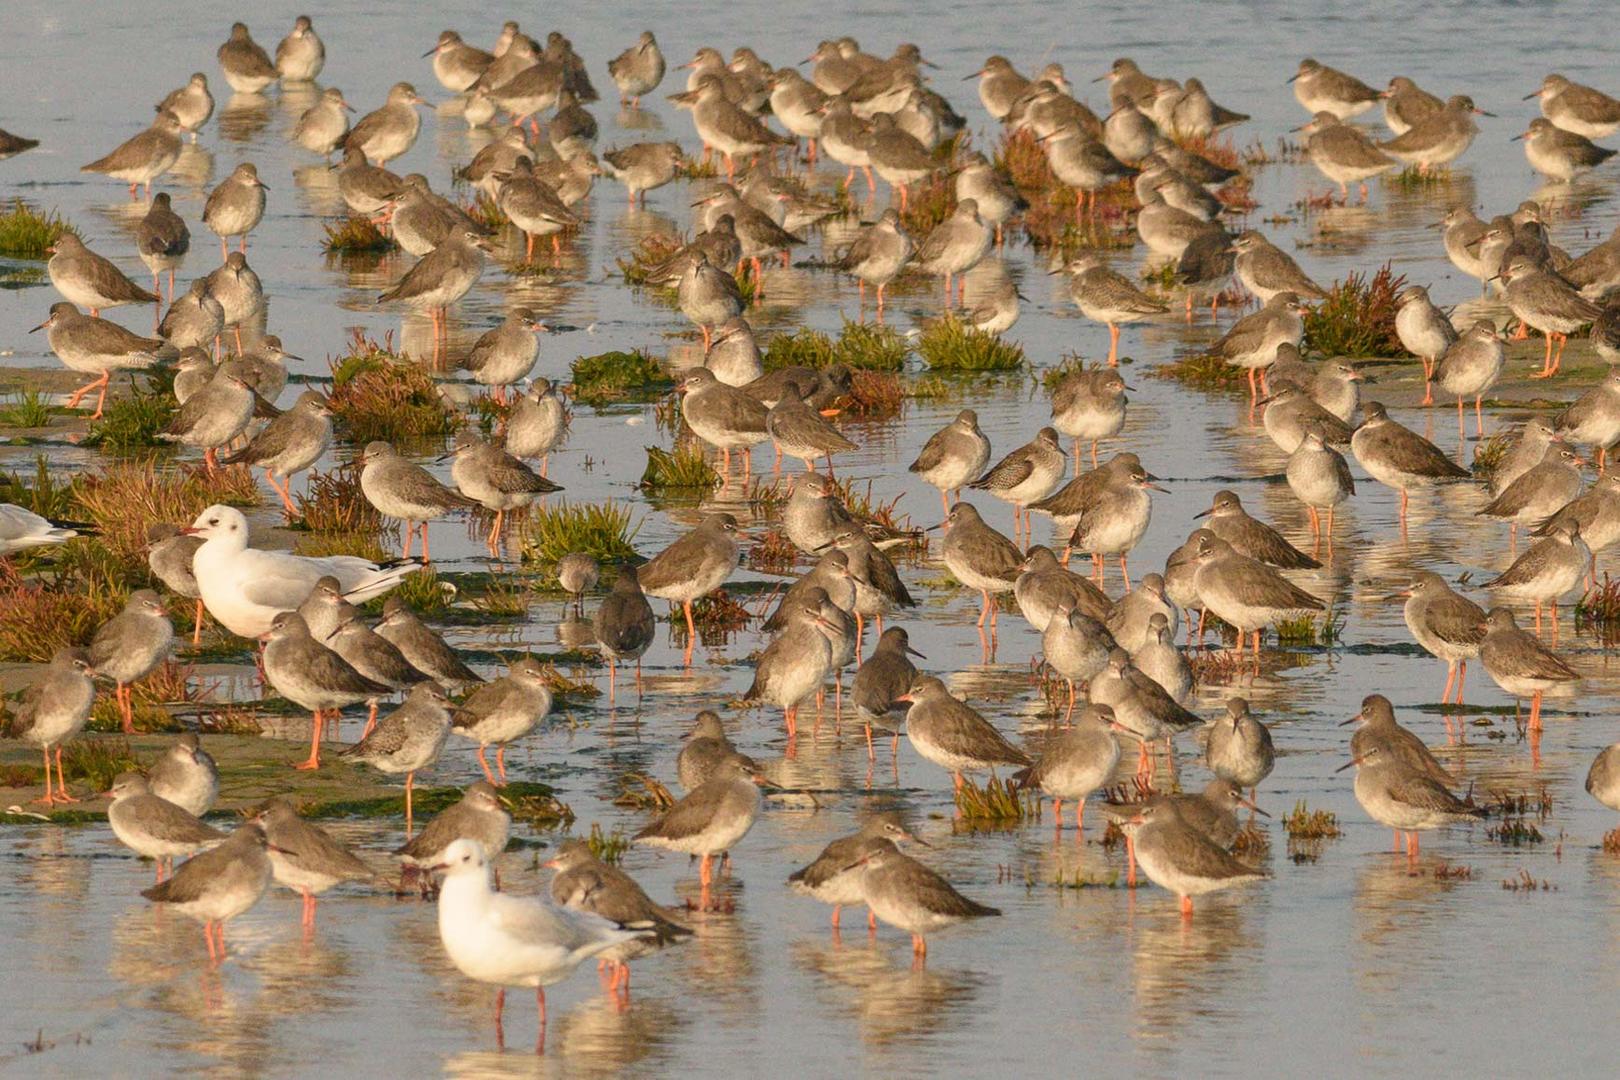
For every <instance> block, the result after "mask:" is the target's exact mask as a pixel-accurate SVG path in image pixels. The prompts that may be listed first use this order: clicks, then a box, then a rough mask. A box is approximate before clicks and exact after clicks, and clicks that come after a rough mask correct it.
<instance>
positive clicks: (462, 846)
mask: <svg viewBox="0 0 1620 1080" xmlns="http://www.w3.org/2000/svg"><path fill="white" fill-rule="evenodd" d="M433 869H434V870H437V871H441V872H443V874H444V886H443V888H442V889H441V890H440V892H439V940H440V941H442V942H443V943H444V951H445V952H446V953H448V954H449V955H450V960H451V962H452V963H454V964H455V965H456V968H457V969H458V970H459V971H460V972H461V973H462V974H463V975H465V976H467V977H468V978H470V979H477V980H478V981H479V982H486V983H494V984H495V985H497V986H499V987H500V988H501V989H500V991H499V993H498V994H497V995H496V997H495V1030H496V1033H497V1035H499V1033H500V1031H501V1012H502V1009H503V1008H504V1006H505V1004H506V988H507V987H508V986H532V987H534V988H535V1000H536V1003H537V1006H538V1008H539V1013H540V1041H541V1042H542V1043H543V1042H544V1040H545V1028H546V991H545V988H546V987H548V986H550V985H552V984H553V983H558V982H561V981H562V980H563V979H566V978H567V977H568V976H569V975H570V974H572V973H573V971H574V969H575V968H577V967H578V966H579V965H580V964H582V963H584V962H585V961H586V960H589V959H590V958H591V957H593V956H596V955H598V954H599V953H603V952H606V951H607V950H609V949H612V948H614V947H616V946H620V945H628V944H631V943H633V942H635V941H638V940H640V939H642V938H645V937H651V936H653V930H654V927H653V926H652V924H650V923H649V924H646V925H644V926H643V925H642V924H639V923H637V924H629V925H624V924H620V923H615V922H612V921H610V920H608V919H604V918H602V917H601V916H598V915H592V914H591V913H589V912H585V911H575V910H573V909H570V908H559V907H554V906H553V905H551V904H549V903H546V902H545V901H542V900H540V899H538V898H536V897H532V896H514V895H512V894H511V893H503V892H496V891H495V890H494V888H493V887H492V882H491V867H490V864H489V859H488V858H487V857H486V856H485V854H484V847H483V845H482V844H480V843H479V842H478V841H476V840H465V839H464V840H456V841H454V842H452V843H451V844H450V846H449V847H447V848H446V849H445V852H444V858H443V860H442V861H441V862H440V863H439V865H437V866H435V867H433Z"/></svg>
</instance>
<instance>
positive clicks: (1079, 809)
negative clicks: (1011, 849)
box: [1013, 705, 1119, 843]
mask: <svg viewBox="0 0 1620 1080" xmlns="http://www.w3.org/2000/svg"><path fill="white" fill-rule="evenodd" d="M1113 727H1114V710H1113V709H1112V708H1110V707H1109V706H1107V705H1087V706H1085V707H1084V708H1083V709H1081V710H1080V715H1079V717H1078V718H1077V719H1076V720H1075V723H1074V726H1073V727H1072V728H1070V729H1068V730H1066V731H1062V732H1059V733H1057V734H1054V735H1053V736H1051V737H1050V738H1048V739H1047V740H1046V742H1045V743H1044V744H1043V746H1042V748H1041V756H1040V757H1039V758H1037V759H1036V760H1035V764H1034V765H1032V766H1030V767H1029V768H1028V769H1026V770H1024V771H1023V772H1020V773H1017V774H1015V775H1014V776H1013V779H1014V780H1015V781H1016V782H1017V783H1018V785H1019V786H1020V787H1025V788H1039V789H1040V790H1041V791H1043V792H1045V793H1046V794H1048V795H1050V796H1051V797H1052V825H1053V828H1054V830H1055V831H1057V832H1062V831H1063V800H1065V799H1072V800H1073V801H1074V838H1075V840H1077V841H1079V842H1082V843H1083V842H1084V841H1085V827H1086V796H1088V795H1090V794H1092V793H1093V792H1095V791H1097V790H1098V789H1099V788H1102V787H1105V786H1107V784H1108V781H1109V780H1110V779H1111V778H1112V777H1113V775H1114V766H1116V765H1118V764H1119V739H1118V738H1116V737H1115V735H1114V731H1113Z"/></svg>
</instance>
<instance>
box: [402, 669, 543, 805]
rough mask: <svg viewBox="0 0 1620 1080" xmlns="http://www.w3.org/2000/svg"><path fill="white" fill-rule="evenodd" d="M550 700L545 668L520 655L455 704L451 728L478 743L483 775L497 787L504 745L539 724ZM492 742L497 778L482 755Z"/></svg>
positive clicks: (503, 775)
mask: <svg viewBox="0 0 1620 1080" xmlns="http://www.w3.org/2000/svg"><path fill="white" fill-rule="evenodd" d="M413 693H414V691H413ZM552 701H553V698H552V693H551V681H550V679H549V678H548V677H547V676H546V669H545V668H544V667H543V666H542V665H541V663H540V661H538V660H536V659H534V658H533V657H532V656H525V657H521V658H520V659H518V660H514V661H513V662H512V664H511V666H510V667H508V668H507V672H506V674H505V675H504V676H502V677H501V678H499V679H495V680H493V681H491V682H489V683H486V684H485V685H483V686H480V687H478V689H476V690H474V691H473V692H472V693H471V694H469V695H468V696H467V699H466V700H465V701H463V702H462V703H461V704H460V705H458V706H456V707H455V710H454V711H453V712H452V714H451V716H450V730H451V731H453V732H455V733H456V734H457V735H460V736H461V737H463V738H466V739H471V740H473V741H474V742H476V743H477V744H478V764H479V767H481V768H482V769H483V770H484V779H486V780H488V781H489V782H490V783H491V784H492V785H494V786H496V787H505V786H506V748H507V746H509V745H510V744H512V743H514V742H516V741H517V740H519V739H521V738H523V737H524V736H525V735H528V734H529V733H530V732H531V731H533V730H534V729H535V728H536V727H538V726H539V725H540V722H541V721H542V720H544V719H545V718H546V717H547V716H548V715H549V714H550V713H551V706H552ZM491 746H495V747H497V749H496V751H495V764H496V767H497V768H498V769H499V770H500V779H499V780H497V779H496V778H495V771H494V770H492V769H490V767H489V759H488V758H486V757H485V756H484V752H485V751H486V750H488V749H489V747H491Z"/></svg>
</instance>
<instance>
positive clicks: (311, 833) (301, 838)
mask: <svg viewBox="0 0 1620 1080" xmlns="http://www.w3.org/2000/svg"><path fill="white" fill-rule="evenodd" d="M254 820H256V821H258V823H259V824H260V825H261V826H262V827H263V828H264V832H265V836H266V837H268V838H269V841H270V847H269V849H268V850H269V853H270V876H271V878H272V879H273V880H274V881H275V882H276V884H278V885H283V886H285V887H286V888H289V889H291V890H292V891H293V892H295V893H298V894H299V896H300V897H302V898H303V905H304V906H303V915H302V917H301V919H300V923H301V925H302V926H303V927H304V928H305V930H313V929H314V928H315V905H316V903H317V900H316V897H318V896H320V894H321V893H323V892H326V891H327V890H328V889H331V888H333V887H335V886H338V885H342V884H343V883H344V882H348V881H370V880H372V879H373V878H374V877H376V875H375V874H374V873H372V871H371V868H370V867H368V866H367V865H366V864H365V863H364V862H362V861H361V860H360V857H359V856H357V855H356V854H355V853H354V852H353V851H351V850H350V849H349V847H348V846H347V845H345V844H343V843H341V842H339V841H338V840H336V839H334V838H333V836H332V834H331V833H329V832H327V831H326V830H325V829H323V828H321V827H320V826H319V825H316V824H314V823H313V822H309V821H305V820H304V819H303V818H301V817H299V816H298V809H297V807H295V806H294V805H293V801H292V800H291V799H289V798H288V797H286V796H285V795H278V796H276V797H275V798H273V799H270V800H268V801H267V802H266V803H265V804H264V805H263V806H262V807H261V808H260V809H259V811H258V813H257V814H255V815H254Z"/></svg>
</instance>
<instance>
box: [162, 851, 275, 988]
mask: <svg viewBox="0 0 1620 1080" xmlns="http://www.w3.org/2000/svg"><path fill="white" fill-rule="evenodd" d="M269 848H270V841H269V838H268V837H266V835H265V832H264V828H263V827H262V826H260V825H259V824H258V823H257V822H252V821H249V822H245V823H243V824H242V825H239V826H237V828H236V831H235V832H233V833H231V835H230V836H229V837H228V838H227V839H226V840H225V842H224V843H222V844H220V845H219V846H218V847H215V848H212V849H210V850H208V851H205V852H203V853H202V854H200V855H194V856H192V857H191V858H190V859H187V860H186V861H185V862H183V863H181V864H180V866H179V867H178V868H177V869H176V870H175V872H174V873H173V874H172V875H171V876H170V877H169V879H168V880H167V881H164V882H160V883H159V884H157V885H154V886H152V887H151V888H150V889H144V890H142V891H141V895H142V896H144V897H146V898H147V899H148V900H151V901H152V902H153V903H158V904H171V905H173V907H174V910H176V911H178V912H179V913H180V914H182V915H184V916H186V917H187V918H189V919H196V920H198V921H199V922H201V923H202V924H203V939H204V940H205V941H207V943H208V959H209V961H210V962H211V963H212V964H213V965H215V966H218V965H219V964H220V963H222V962H223V961H224V960H225V924H226V923H227V922H229V921H231V920H232V919H234V918H236V917H237V916H238V915H240V914H242V913H243V912H245V911H247V910H248V909H249V908H251V907H252V906H253V905H254V904H257V903H258V902H259V898H260V897H262V896H263V895H264V893H265V890H266V889H268V888H269V887H270V875H271V867H270V854H269Z"/></svg>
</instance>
